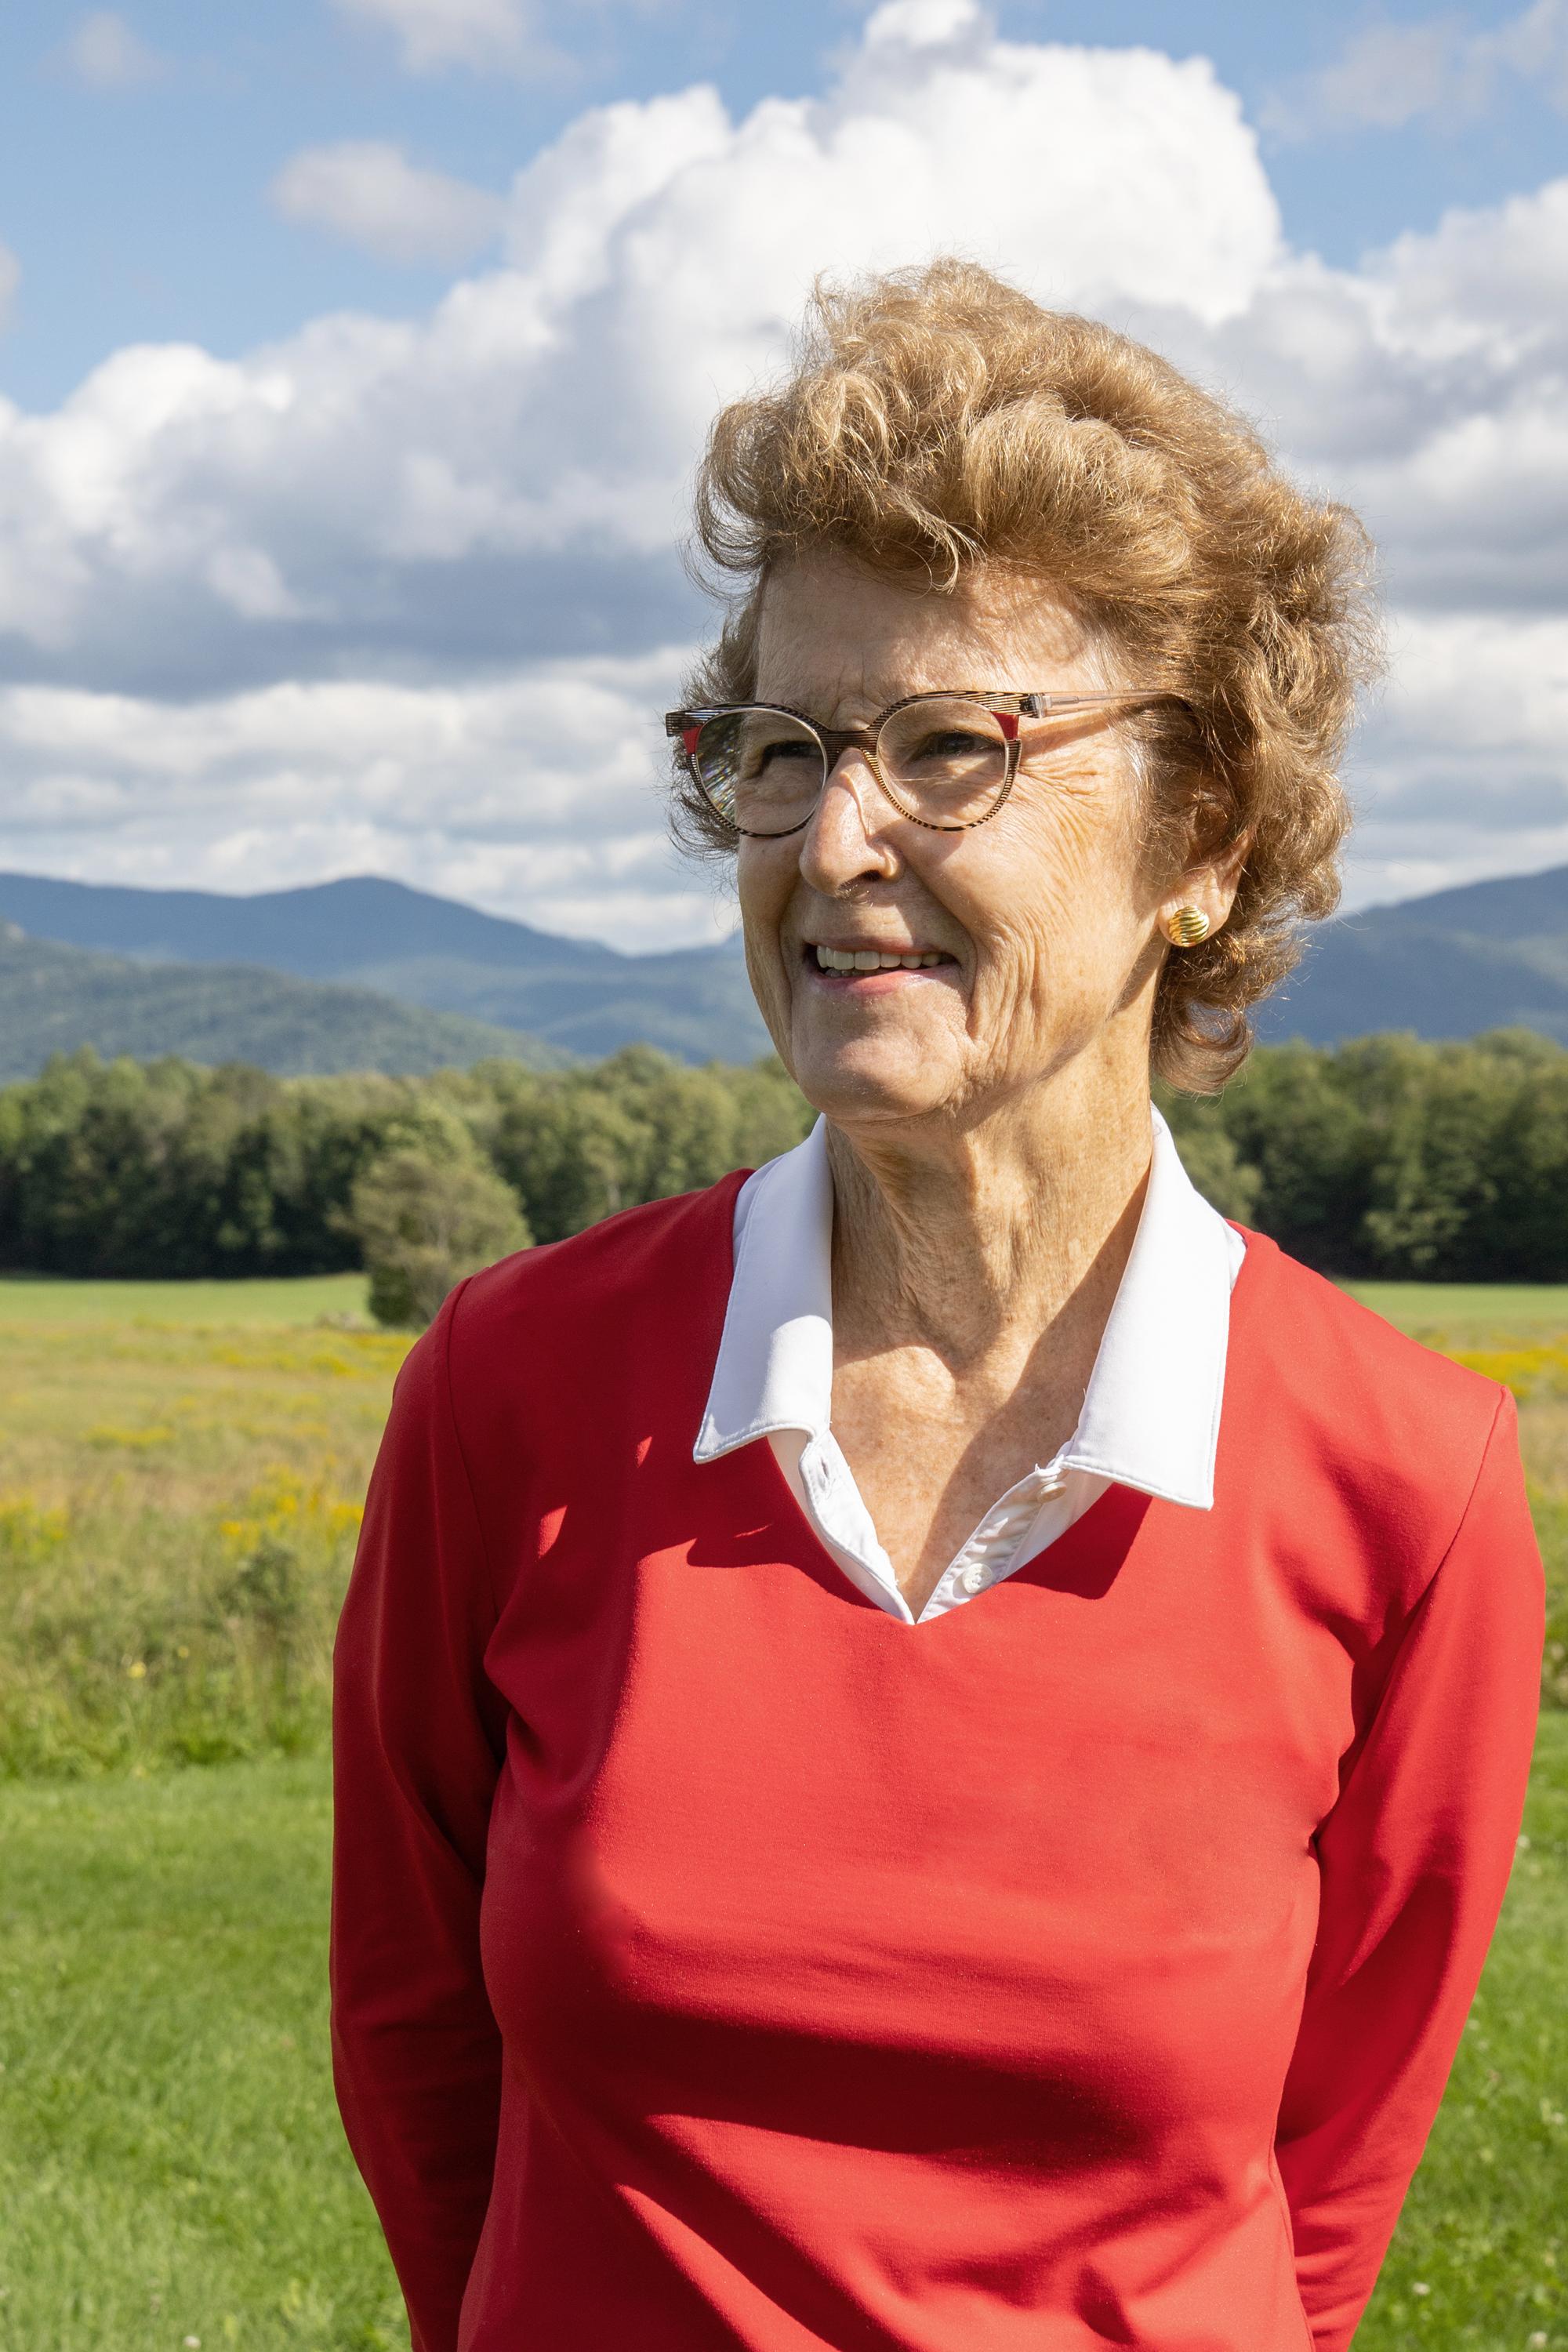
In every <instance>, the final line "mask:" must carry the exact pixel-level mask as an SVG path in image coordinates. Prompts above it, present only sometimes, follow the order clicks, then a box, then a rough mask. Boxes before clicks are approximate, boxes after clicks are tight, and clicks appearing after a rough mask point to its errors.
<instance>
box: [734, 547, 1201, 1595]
mask: <svg viewBox="0 0 1568 2352" xmlns="http://www.w3.org/2000/svg"><path fill="white" fill-rule="evenodd" d="M1135 682H1136V681H1133V680H1131V679H1128V678H1124V677H1121V676H1119V675H1118V674H1117V672H1116V670H1115V668H1114V667H1113V666H1112V665H1111V663H1110V661H1109V659H1108V656H1107V653H1106V649H1105V648H1104V647H1103V646H1098V645H1096V644H1095V643H1094V642H1093V641H1092V640H1091V639H1090V638H1089V637H1088V636H1086V635H1085V633H1084V631H1083V630H1082V629H1081V628H1080V627H1079V624H1078V623H1077V621H1076V620H1075V618H1074V615H1073V614H1072V612H1071V611H1070V609H1069V608H1068V606H1067V605H1066V604H1064V603H1063V601H1062V600H1061V599H1060V598H1059V597H1057V596H1055V595H1054V594H1052V593H1051V592H1050V591H1049V589H1048V587H1047V586H1046V585H1044V584H1043V583H1019V582H1018V581H1017V580H1016V577H1014V576H1012V575H1007V574H1002V573H997V572H984V571H981V572H975V573H973V574H971V575H969V576H968V577H967V578H966V579H965V580H964V581H963V583H961V586H960V589H959V591H958V592H957V593H953V594H951V595H939V594H916V593H910V592H908V591H906V590H904V589H902V588H900V587H897V586H893V585H891V584H889V583H886V582H883V581H879V580H876V579H873V578H870V577H868V575H866V574H865V573H863V572H859V571H858V570H857V569H856V568H855V567H854V566H852V565H851V564H849V563H848V562H845V561H844V560H842V559H840V558H838V557H836V556H832V555H817V556H814V557H811V558H809V559H804V560H802V561H800V562H797V563H795V564H794V565H792V566H790V567H788V568H787V569H785V570H784V571H782V572H779V573H778V574H776V575H775V576H774V577H773V579H772V580H771V581H770V583H769V585H768V587H767V590H766V592H765V595H764V599H763V622H762V631H761V639H760V647H759V675H758V684H757V699H759V700H762V701H772V702H777V703H780V704H783V705H784V706H785V707H786V708H789V709H796V710H800V711H804V712H805V713H807V714H808V715H810V716H811V717H813V718H815V719H818V720H819V721H822V722H824V723H826V724H827V725H830V726H838V727H857V726H864V725H866V724H868V722H869V721H870V720H871V719H874V718H875V716H876V715H877V713H878V712H879V711H880V710H882V709H886V708H887V707H888V706H889V704H890V703H892V702H895V701H897V700H898V699H900V698H901V697H902V696H905V695H909V694H916V693H920V692H921V691H923V690H927V689H931V688H944V687H946V688H960V687H967V688H990V689H993V690H997V691H1002V690H1006V691H1023V692H1027V691H1031V690H1045V689H1051V688H1055V689H1058V690H1060V691H1069V690H1072V689H1079V690H1084V691H1094V690H1101V689H1104V688H1108V687H1113V686H1117V685H1122V684H1127V685H1131V684H1133V683H1135ZM1022 744H1023V750H1022V756H1021V760H1020V765H1019V773H1018V780H1017V782H1016V785H1015V787H1014V790H1013V793H1012V795H1011V797H1010V798H1009V799H1008V800H1007V802H1006V803H1005V805H1004V806H1003V807H1002V808H1001V809H1000V810H999V811H998V812H997V813H996V814H995V815H994V816H993V817H991V818H989V819H988V820H987V821H986V822H985V823H984V824H979V825H975V826H973V827H971V828H969V829H967V830H965V831H963V832H956V833H942V832H936V831H932V830H931V829H929V828H927V827H924V826H921V825H920V824H915V823H914V822H912V821H911V820H910V819H909V818H908V817H905V816H902V815H900V814H899V812H898V811H897V810H896V809H895V808H894V807H893V806H892V804H891V803H890V802H889V800H888V799H887V798H886V796H885V795H884V794H883V793H882V792H881V790H880V789H879V785H878V783H877V782H876V779H875V776H874V774H873V772H872V771H871V769H870V767H869V765H868V762H867V761H866V759H865V758H864V756H863V755H862V754H861V753H859V752H858V751H850V752H847V754H846V755H845V757H844V758H843V760H841V761H840V762H839V763H838V765H837V768H836V769H835V771H834V772H833V774H832V775H831V776H830V777H829V779H828V782H827V784H826V789H825V790H824V792H823V793H822V796H821V799H820V800H819V802H818V803H817V805H816V812H815V814H814V815H813V817H812V818H811V821H810V822H809V824H807V825H805V827H804V828H803V829H802V830H801V831H800V832H798V833H795V834H793V835H787V836H785V837H784V838H782V839H777V840H772V841H757V840H742V843H741V844H740V847H739V856H738V869H737V880H738V888H739V894H740V902H741V911H742V923H743V926H744V933H745V945H746V960H747V966H748V970H749V971H750V974H751V979H752V987H753V989H754V990H755V992H756V996H757V1001H758V1003H759V1004H760V1006H761V1008H762V1011H763V1018H764V1019H765V1021H766V1022H767V1024H768V1028H769V1031H770V1033H771V1034H772V1035H773V1040H774V1043H775V1045H776V1046H777V1048H778V1051H779V1054H780V1055H781V1057H782V1059H783V1060H784V1063H785V1065H786V1066H787V1067H788V1068H789V1070H790V1071H791V1072H792V1074H793V1075H794V1076H795V1080H796V1082H797V1084H798V1085H799V1086H800V1087H801V1089H802V1091H803V1092H804V1094H805V1096H806V1097H807V1099H808V1100H809V1101H810V1102H812V1103H814V1104H815V1105H816V1108H818V1109H819V1110H821V1111H823V1112H825V1113H826V1117H827V1118H828V1121H829V1148H830V1154H831V1158H832V1163H833V1171H834V1185H835V1197H836V1212H835V1232H834V1347H835V1370H834V1391H833V1429H834V1433H835V1435H836V1436H837V1439H838V1442H839V1444H840V1445H841V1446H842V1447H843V1449H844V1451H845V1454H847V1457H848V1460H849V1463H850V1466H851V1468H852V1469H853V1470H854V1472H855V1474H856V1476H857V1479H858V1483H859V1485H860V1487H861V1490H862V1492H863V1494H864V1495H865V1496H866V1500H867V1503H868V1507H869V1508H870V1511H871V1515H872V1518H873V1520H874V1522H875V1524H876V1526H877V1528H878V1531H879V1536H880V1538H881V1540H882V1542H883V1544H884V1546H885V1548H886V1549H887V1550H888V1552H889V1557H890V1559H892V1561H893V1564H894V1567H895V1570H896V1571H897V1572H898V1575H899V1579H900V1584H901V1586H902V1587H903V1589H904V1591H905V1593H906V1597H907V1598H908V1599H909V1600H910V1606H911V1607H912V1608H913V1609H914V1610H915V1611H916V1612H917V1614H918V1612H919V1609H920V1607H921V1605H922V1603H923V1601H924V1599H925V1597H926V1596H927V1595H928V1594H929V1592H930V1591H931V1589H932V1588H933V1587H934V1585H935V1583H936V1582H937V1580H939V1578H940V1576H941V1573H942V1569H943V1568H944V1567H945V1566H946V1563H947V1561H948V1559H950V1558H951V1557H952V1553H953V1552H954V1551H955V1550H956V1549H957V1548H958V1546H959V1545H960V1544H961V1543H962V1542H963V1540H964V1538H965V1537H966V1536H967V1535H968V1533H969V1532H970V1530H971V1528H973V1526H974V1525H975V1523H976V1522H977V1520H978V1519H979V1517H981V1516H982V1515H983V1513H984V1510H985V1509H986V1508H987V1507H989V1505H990V1504H991V1503H992V1501H994V1498H995V1497H996V1496H997V1495H999V1494H1000V1493H1001V1492H1003V1491H1004V1490H1005V1488H1006V1487H1007V1486H1010V1485H1011V1484H1012V1483H1013V1482H1014V1480H1015V1479H1016V1478H1017V1477H1019V1476H1021V1475H1024V1473H1025V1471H1026V1470H1027V1469H1028V1468H1029V1467H1030V1466H1031V1465H1033V1464H1034V1463H1035V1462H1037V1461H1042V1460H1045V1459H1047V1457H1048V1454H1050V1452H1052V1451H1054V1450H1055V1448H1056V1447H1057V1446H1058V1445H1059V1444H1062V1443H1064V1442H1065V1440H1066V1439H1067V1437H1068V1436H1069V1435H1070V1434H1071V1432H1072V1429H1073V1427H1074V1426H1075V1424H1076V1421H1077V1417H1078V1412H1079V1407H1080V1405H1081V1402H1082V1398H1083V1392H1084V1389H1085V1387H1086V1385H1087V1382H1088V1379H1089V1371H1090V1370H1091V1369H1092V1366H1093V1361H1094V1356H1095V1352H1096V1350H1097V1349H1098V1347H1099V1343H1100V1335H1101V1333H1102V1332H1103V1329H1104V1326H1105V1320H1106V1318H1107V1316H1108V1315H1109V1313H1110V1307H1111V1304H1112V1302H1113V1300H1114V1297H1115V1293H1116V1286H1117V1284H1118V1282H1119V1281H1120V1279H1121V1273H1122V1270H1123V1268H1124V1266H1125V1265H1126V1260H1127V1255H1128V1252H1129V1251H1130V1249H1131V1241H1132V1236H1133V1234H1134V1232H1135V1231H1136V1226H1137V1214H1138V1210H1139V1208H1140V1206H1141V1204H1142V1188H1143V1184H1144V1182H1145V1180H1146V1177H1147V1171H1148V1163H1149V1152H1150V1108H1149V1040H1150V1029H1151V1024H1152V1012H1153V1002H1154V992H1155V986H1156V982H1157V981H1158V977H1159V972H1160V968H1161V965H1162V962H1163V958H1164V956H1165V955H1166V954H1167V953H1170V952H1173V951H1174V950H1170V949H1169V948H1168V947H1167V945H1166V943H1165V940H1164V938H1163V933H1162V929H1161V925H1162V922H1163V919H1166V918H1167V917H1168V916H1169V915H1170V914H1171V913H1172V912H1173V910H1174V909H1175V908H1177V907H1181V906H1194V907H1197V908H1201V909H1202V911H1203V912H1204V913H1205V914H1206V915H1207V916H1208V918H1209V922H1210V926H1211V929H1217V928H1218V927H1219V925H1220V924H1221V923H1222V922H1223V921H1224V920H1225V918H1226V914H1227V913H1228V911H1229V908H1230V902H1231V898H1232V896H1233V891H1234V877H1233V876H1232V875H1230V874H1227V873H1226V872H1225V871H1223V870H1222V869H1220V868H1219V867H1216V866H1195V867H1194V868H1193V869H1191V870H1189V871H1188V872H1186V873H1184V874H1175V875H1173V874H1168V873H1167V874H1158V873H1153V872H1151V871H1150V870H1149V859H1148V855H1147V851H1146V849H1145V847H1144V845H1143V826H1142V815H1141V810H1142V802H1141V792H1142V786H1141V783H1140V780H1139V776H1138V772H1137V769H1136V766H1135V764H1134V762H1133V761H1132V759H1131V756H1130V753H1129V751H1128V749H1127V746H1126V741H1125V739H1124V737H1123V736H1122V735H1121V732H1120V731H1119V730H1118V729H1117V728H1116V726H1115V725H1114V724H1112V723H1110V721H1108V720H1106V719H1103V718H1100V717H1095V718H1092V719H1085V720H1083V721H1081V722H1079V723H1076V724H1075V725H1074V727H1073V728H1072V729H1071V730H1069V731H1068V732H1067V733H1066V734H1065V735H1064V732H1063V730H1062V727H1061V724H1060V722H1059V721H1058V722H1057V723H1056V724H1055V725H1052V726H1047V727H1040V726H1037V725H1033V724H1032V723H1031V722H1030V721H1028V720H1025V721H1024V722H1023V723H1022ZM818 943H821V944H824V945H826V946H829V947H836V948H878V949H881V950H887V951H889V952H899V953H909V952H915V951H929V950H936V951H939V952H940V953H941V954H942V957H943V958H944V961H942V962H941V963H940V964H938V965H936V966H935V967H934V968H930V969H927V970H923V971H887V972H877V973H874V974H864V975H862V974H854V975H843V974H837V973H825V972H823V971H820V970H819V968H818V965H817V961H816V954H815V949H816V945H817V944H818Z"/></svg>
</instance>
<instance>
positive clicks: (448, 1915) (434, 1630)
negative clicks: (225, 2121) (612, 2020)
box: [331, 1291, 505, 2352]
mask: <svg viewBox="0 0 1568 2352" xmlns="http://www.w3.org/2000/svg"><path fill="white" fill-rule="evenodd" d="M460 1296H461V1293H460V1291H459V1292H456V1293H454V1294H453V1296H452V1297H450V1298H449V1299H448V1300H447V1304H446V1306H445V1307H443V1308H442V1310H441V1313H440V1315H439V1316H438V1317H437V1320H436V1322H435V1324H434V1325H433V1326H432V1327H431V1328H430V1330H429V1331H428V1332H427V1333H426V1336H425V1338H424V1339H421V1340H420V1341H419V1342H418V1344H417V1346H416V1348H415V1349H414V1350H413V1352H412V1353H411V1355H410V1356H409V1358H408V1360H407V1361H406V1363H405V1366H404V1368H403V1371H402V1373H401V1375H400V1377H399V1379H398V1382H397V1387H396V1391H395V1396H394V1400H393V1407H392V1413H391V1418H390V1419H389V1421H388V1423H387V1426H386V1433H385V1435H384V1438H383V1440H382V1444H381V1452H380V1454H379V1456H378V1458H377V1461H376V1465H375V1471H374V1475H373V1477H372V1480H371V1486H370V1495H369V1499H368V1501H367V1504H366V1507H365V1518H364V1528H363V1534H362V1536H361V1538H360V1545H359V1550H358V1553H357V1555H356V1557H355V1560H354V1569H353V1577H352V1579H351V1580H350V1584H349V1591H348V1598H347V1601H345V1603H344V1606H343V1613H342V1621H341V1622H340V1625H339V1629H338V1639H337V1648H336V1652H335V1655H334V1661H333V1679H334V1688H335V1696H334V1706H333V1728H332V1744H333V1754H334V1780H335V1801H336V1811H335V1827H334V1837H333V1864H332V1946H331V1985H332V2060H333V2072H334V2075H335V2078H336V2083H337V2091H338V2104H339V2105H340V2107H341V2109H342V2118H343V2126H344V2128H345V2130H346V2131H347V2133H348V2137H349V2142H350V2145H351V2146H352V2147H353V2152H354V2157H355V2159H356V2160H357V2162H358V2164H359V2168H360V2170H361V2171H362V2172H363V2175H364V2178H365V2181H366V2184H367V2186H368V2188H369V2189H370V2193H371V2196H372V2197H373V2199H374V2202H375V2207H376V2210H377V2212H378V2213H379V2214H380V2217H381V2222H382V2227H383V2229H384V2231H385V2232H386V2241H387V2244H388V2246H389V2247H390V2248H391V2251H392V2258H393V2261H394V2263H395V2265H396V2268H397V2274H398V2278H399V2280H400V2282H401V2284H402V2287H403V2292H404V2294H405V2298H406V2301H407V2304H408V2313H409V2321H410V2326H411V2327H412V2330H413V2341H414V2352H453V2347H455V2346H456V2344H457V2340H458V2310H459V2307H460V2305H461V2303H462V2297H463V2289H464V2286H465V2284H466V2283H467V2280H468V2271H469V2268H470V2266H471V2264H472V2262H473V2257H474V2250H475V2247H476V2245H477V2244H478V2242H479V2231H480V2227H481V2225H482V2223H483V2221H484V2215H485V2207H486V2204H487V2202H488V2200H489V2190H490V2175H491V2168H492V2165H493V2162H494V2155H495V2141H496V2118H497V2113H498V2108H499V2103H500V2038H499V2035H498V2033H497V2031H496V2025H495V2020H494V2018H493V2017H492V2015H491V2013H490V2008H489V2001H488V2000H487V1998H486V1994H485V1987H484V1979H483V1976H482V1974H481V1970H480V1966H479V1895H480V1891H481V1889H482V1886H483V1884H484V1870H485V1838H486V1832H487V1829H488V1826H489V1811H490V1801H491V1798H492V1795H493V1792H494V1789H495V1783H496V1778H497V1774H498V1771H499V1769H500V1759H501V1756H502V1754H503V1752H504V1743H505V1711H504V1707H503V1705H502V1703H501V1701H500V1697H499V1696H498V1694H497V1692H496V1691H495V1689H494V1687H493V1685H491V1684H490V1683H489V1681H488V1680H487V1679H486V1676H485V1673H484V1669H483V1665H482V1664H481V1659H482V1655H483V1651H484V1645H485V1643H486V1641H487V1639H488V1638H489V1633H490V1629H491V1627H492V1626H493V1624H494V1622H495V1619H496V1613H497V1612H496V1601H495V1596H494V1591H493V1587H492V1583H491V1580H490V1576H489V1568H488V1565H487V1562H486V1560H485V1558H484V1551H483V1543H482V1538H481V1536H480V1531H479V1521H478V1518H477V1517H476V1514H475V1509H474V1501H473V1496H472V1493H471V1491H470V1489H469V1485H468V1472H467V1468H466V1465H465V1464H464V1461H463V1457H462V1452H461V1447H460V1445H459V1443H458V1432H457V1427H456V1424H455V1422H454V1419H453V1414H452V1404H451V1396H450V1390H449V1385H448V1377H447V1349H448V1347H449V1345H450V1339H451V1331H452V1321H453V1317H454V1314H455V1313H456V1311H457V1307H458V1300H459V1298H460Z"/></svg>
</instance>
